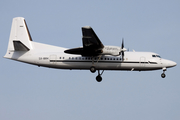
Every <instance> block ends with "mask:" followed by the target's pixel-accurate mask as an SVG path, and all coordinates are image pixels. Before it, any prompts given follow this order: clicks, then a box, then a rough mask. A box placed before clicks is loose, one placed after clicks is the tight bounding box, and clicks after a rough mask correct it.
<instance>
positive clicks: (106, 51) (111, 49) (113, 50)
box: [102, 46, 121, 56]
mask: <svg viewBox="0 0 180 120" xmlns="http://www.w3.org/2000/svg"><path fill="white" fill-rule="evenodd" d="M119 52H121V47H117V46H104V48H103V49H102V54H103V55H113V56H118V55H119Z"/></svg>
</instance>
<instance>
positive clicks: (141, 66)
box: [4, 17, 176, 82]
mask: <svg viewBox="0 0 180 120" xmlns="http://www.w3.org/2000/svg"><path fill="white" fill-rule="evenodd" d="M82 34H83V37H82V42H83V46H82V47H78V48H73V49H67V48H63V47H56V46H52V45H47V44H42V43H37V42H34V41H32V38H31V35H30V32H29V30H28V27H27V24H26V22H25V19H24V18H22V17H16V18H14V19H13V21H12V27H11V33H10V38H9V44H8V48H7V53H6V55H5V56H4V57H5V58H8V59H12V60H16V61H20V62H24V63H29V64H32V65H37V66H39V67H40V66H43V67H49V68H58V69H70V70H72V69H79V70H90V71H91V72H92V73H94V72H96V70H97V71H98V75H97V77H96V80H97V81H98V82H101V81H102V77H101V75H102V74H103V72H104V70H126V71H148V70H158V69H162V70H163V73H162V74H161V77H162V78H165V76H166V75H165V71H166V69H167V68H170V67H174V66H176V63H175V62H173V61H170V60H166V59H162V58H161V57H160V56H159V55H158V54H156V53H152V52H135V51H133V52H129V51H126V49H125V48H124V43H123V41H122V45H121V47H118V46H104V45H103V44H102V43H101V41H100V40H99V38H98V37H97V35H96V34H95V32H94V31H93V29H92V28H91V27H89V26H85V27H82ZM125 51H126V52H125ZM100 70H102V72H101V73H100Z"/></svg>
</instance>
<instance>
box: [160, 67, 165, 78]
mask: <svg viewBox="0 0 180 120" xmlns="http://www.w3.org/2000/svg"><path fill="white" fill-rule="evenodd" d="M165 71H166V68H163V73H162V74H161V77H162V78H165V77H166V74H165Z"/></svg>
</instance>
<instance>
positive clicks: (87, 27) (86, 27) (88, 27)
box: [82, 26, 91, 29]
mask: <svg viewBox="0 0 180 120" xmlns="http://www.w3.org/2000/svg"><path fill="white" fill-rule="evenodd" d="M82 28H85V29H91V26H84V27H82Z"/></svg>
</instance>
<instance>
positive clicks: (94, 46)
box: [64, 26, 104, 56]
mask: <svg viewBox="0 0 180 120" xmlns="http://www.w3.org/2000/svg"><path fill="white" fill-rule="evenodd" d="M82 35H83V36H82V43H83V47H79V48H72V49H68V50H65V51H64V52H65V53H69V54H80V55H83V56H96V55H99V54H100V53H101V52H102V49H103V48H104V45H103V44H102V43H101V41H100V40H99V38H98V36H97V35H96V33H95V32H94V30H93V29H92V28H91V27H90V26H85V27H82Z"/></svg>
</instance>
